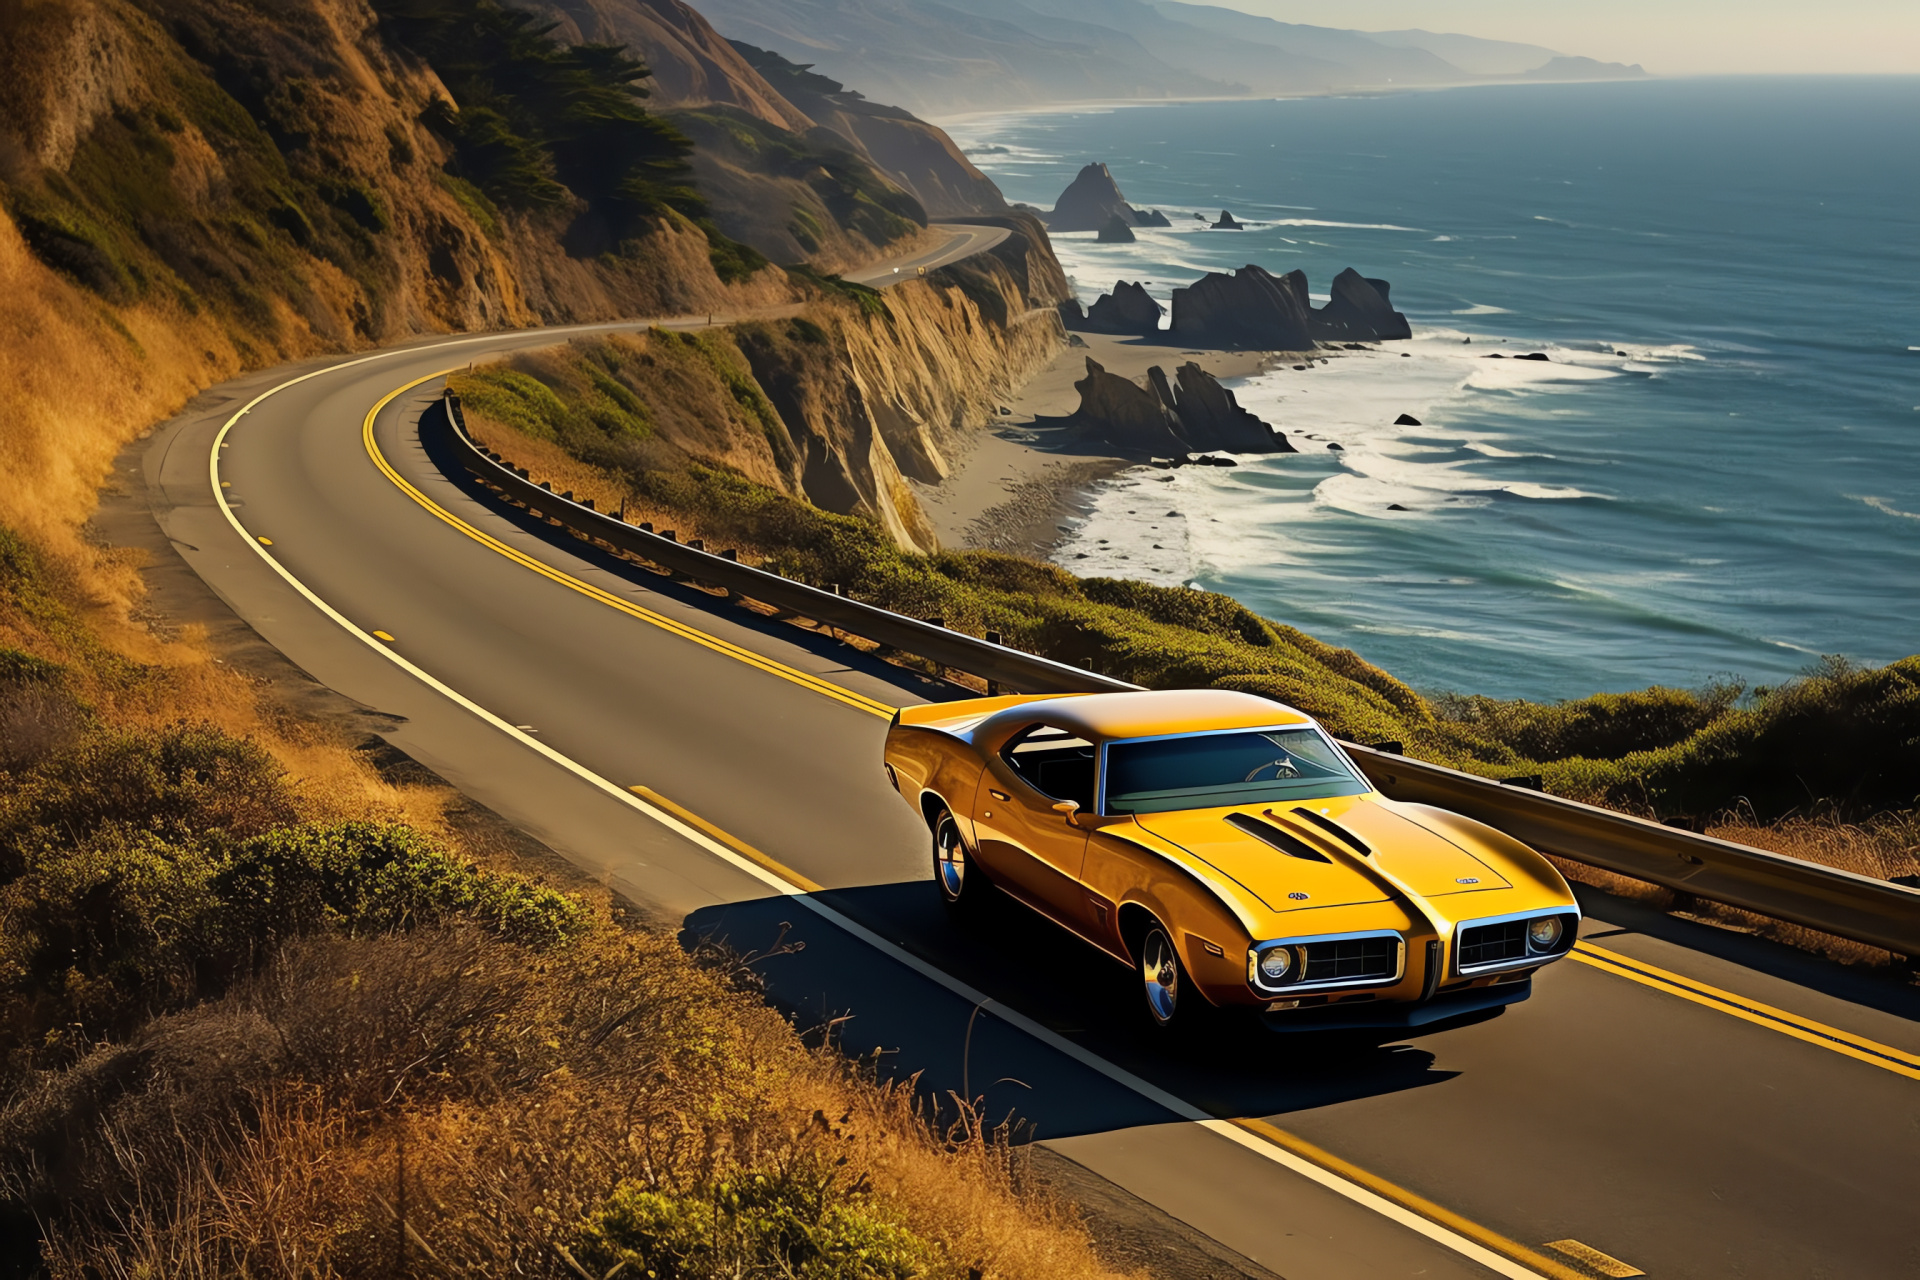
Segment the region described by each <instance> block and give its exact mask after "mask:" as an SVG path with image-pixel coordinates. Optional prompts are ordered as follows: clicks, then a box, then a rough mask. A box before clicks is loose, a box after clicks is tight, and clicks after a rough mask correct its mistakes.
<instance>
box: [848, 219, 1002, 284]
mask: <svg viewBox="0 0 1920 1280" xmlns="http://www.w3.org/2000/svg"><path fill="white" fill-rule="evenodd" d="M932 229H933V230H935V231H944V232H946V233H947V241H946V243H945V244H943V245H940V246H939V247H938V248H933V249H926V250H923V251H921V252H920V253H916V254H911V255H909V256H907V257H905V258H889V259H887V260H886V261H885V262H881V263H877V264H875V265H874V266H871V267H866V268H862V269H860V270H857V271H849V272H847V274H846V277H845V278H846V279H848V280H851V281H853V282H854V283H855V284H865V285H873V286H875V287H878V288H885V287H886V286H887V285H890V284H898V283H899V282H900V281H902V280H910V279H913V278H914V277H916V276H919V275H921V274H923V273H925V272H928V271H932V270H933V269H934V268H936V267H944V266H946V265H948V264H949V263H954V262H958V261H960V259H962V258H970V257H972V256H973V255H974V254H976V253H984V252H986V251H987V250H988V249H991V248H993V247H994V246H995V245H997V244H999V243H1000V242H1001V241H1002V240H1005V239H1006V238H1007V237H1008V236H1009V235H1010V234H1012V233H1011V232H1009V231H1008V230H1007V229H1006V228H1005V227H976V226H973V225H971V224H969V223H965V222H936V223H934V224H933V226H932Z"/></svg>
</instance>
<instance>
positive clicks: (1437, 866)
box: [1134, 796, 1510, 911]
mask: <svg viewBox="0 0 1920 1280" xmlns="http://www.w3.org/2000/svg"><path fill="white" fill-rule="evenodd" d="M1299 810H1308V811H1310V812H1311V813H1312V814H1313V815H1315V817H1317V818H1319V819H1321V822H1316V821H1314V820H1313V819H1312V818H1309V817H1307V816H1306V815H1305V814H1303V813H1301V812H1299ZM1134 820H1135V821H1136V822H1138V823H1139V824H1140V825H1141V826H1142V827H1144V828H1146V829H1147V830H1148V831H1150V832H1152V833H1153V834H1154V835H1156V836H1159V837H1160V838H1161V839H1163V840H1167V841H1170V842H1172V843H1173V844H1176V845H1179V846H1180V847H1181V848H1183V849H1185V850H1186V851H1187V852H1188V853H1190V854H1192V855H1193V856H1194V857H1196V858H1198V859H1200V860H1201V861H1202V862H1205V863H1206V864H1207V865H1209V866H1211V867H1212V868H1213V869H1214V870H1216V871H1218V872H1219V873H1220V874H1222V875H1224V876H1227V877H1229V878H1230V879H1232V880H1234V881H1235V882H1236V883H1238V884H1239V885H1240V886H1241V887H1243V888H1244V889H1246V890H1247V892H1249V893H1251V894H1252V895H1253V896H1255V897H1256V898H1258V899H1259V900H1260V901H1261V902H1263V903H1265V904H1266V905H1267V907H1269V908H1270V909H1271V910H1274V911H1297V910H1303V909H1310V908H1315V907H1327V906H1350V905H1357V904H1360V903H1365V902H1385V901H1387V900H1388V899H1389V898H1391V897H1393V896H1394V893H1395V890H1396V889H1397V888H1400V887H1404V888H1405V889H1407V890H1408V891H1410V892H1412V893H1416V894H1418V895H1420V896H1421V897H1423V898H1434V897H1440V896H1443V895H1446V894H1455V893H1469V892H1475V891H1479V890H1486V889H1505V888H1508V887H1510V886H1509V882H1508V880H1507V879H1506V877H1504V876H1502V875H1501V874H1500V873H1499V872H1498V871H1496V870H1495V869H1494V868H1493V867H1492V866H1490V865H1489V864H1488V863H1487V862H1485V861H1483V860H1482V859H1480V858H1479V857H1476V856H1475V855H1474V853H1472V852H1470V851H1469V850H1468V849H1466V848H1464V847H1463V846H1461V845H1459V844H1456V843H1454V841H1452V840H1450V839H1448V838H1447V837H1446V836H1444V835H1441V834H1440V833H1439V832H1437V831H1435V830H1433V829H1432V828H1429V827H1427V826H1425V825H1423V824H1421V823H1420V822H1418V821H1415V820H1414V819H1413V818H1411V817H1408V816H1407V815H1405V814H1401V813H1398V812H1396V811H1395V810H1393V809H1391V808H1388V807H1387V806H1386V805H1385V804H1383V803H1381V802H1379V801H1377V800H1374V799H1372V798H1370V797H1366V796H1360V797H1345V798H1341V799H1336V800H1313V801H1299V802H1295V803H1289V804H1280V805H1251V806H1243V807H1238V808H1229V809H1188V810H1183V811H1178V812H1171V813H1149V814H1141V815H1139V816H1137V817H1136V818H1135V819H1134ZM1236 820H1237V821H1238V822H1239V823H1240V824H1242V825H1235V822H1236ZM1249 820H1251V821H1252V822H1257V823H1261V824H1264V828H1263V829H1264V830H1266V831H1274V832H1278V833H1279V836H1280V843H1281V844H1283V845H1286V844H1291V845H1292V847H1294V848H1295V849H1299V848H1300V846H1305V850H1306V851H1310V852H1312V853H1317V854H1319V855H1320V856H1321V857H1322V858H1324V859H1325V861H1319V860H1317V859H1314V858H1311V857H1300V856H1295V855H1294V854H1290V853H1288V852H1285V851H1284V850H1283V849H1281V848H1276V847H1274V844H1273V843H1270V842H1269V841H1267V840H1265V839H1262V838H1260V836H1259V835H1257V834H1253V833H1250V832H1249V831H1248V830H1247V829H1246V824H1247V823H1248V822H1249ZM1323 823H1324V824H1328V825H1323ZM1334 828H1337V829H1338V830H1341V831H1344V832H1346V833H1347V834H1348V835H1349V836H1351V837H1352V838H1353V839H1352V840H1351V841H1349V840H1348V839H1346V838H1342V837H1340V836H1336V835H1335V834H1334ZM1362 848H1364V849H1366V850H1368V852H1366V853H1362V852H1361V849H1362Z"/></svg>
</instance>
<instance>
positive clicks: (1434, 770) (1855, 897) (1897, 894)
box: [421, 396, 1920, 958]
mask: <svg viewBox="0 0 1920 1280" xmlns="http://www.w3.org/2000/svg"><path fill="white" fill-rule="evenodd" d="M443 404H444V405H445V406H446V421H447V423H448V424H449V425H450V426H451V427H452V428H453V429H452V430H450V431H449V432H448V435H449V436H450V437H451V438H452V439H453V441H454V443H455V446H456V449H457V451H458V454H459V457H460V460H461V463H462V464H463V465H464V466H465V467H466V469H467V470H469V471H471V472H472V473H473V474H474V475H475V476H477V477H479V478H480V479H481V480H483V481H484V482H485V483H487V484H489V485H491V486H493V487H494V488H496V489H498V490H500V491H501V492H502V493H504V494H506V495H507V496H508V497H509V498H511V499H513V500H514V501H515V502H518V503H520V504H522V505H524V506H526V507H528V508H529V509H532V510H535V511H538V512H539V513H540V514H542V515H545V516H550V517H552V518H553V519H555V520H557V521H559V522H560V523H561V524H562V525H564V526H566V527H567V528H569V529H571V530H573V531H574V532H576V533H580V534H584V535H586V536H587V537H590V538H594V539H597V540H599V541H601V542H605V543H607V544H609V545H611V546H615V547H618V548H620V549H621V550H623V551H628V552H631V553H632V554H634V555H637V556H640V557H641V558H642V559H645V560H649V561H652V562H653V563H654V564H657V565H660V566H661V567H662V568H664V569H667V570H669V571H671V572H673V573H676V574H683V575H685V576H687V577H689V578H693V579H695V580H697V581H700V582H705V583H709V584H711V585H713V586H717V587H723V588H725V589H727V590H729V591H732V592H736V593H738V594H740V595H743V596H747V597H749V598H751V599H754V600H758V601H761V602H762V603H764V604H769V605H772V606H773V607H775V608H777V609H784V610H790V611H792V612H793V613H795V614H798V615H800V616H803V617H807V618H811V619H813V620H814V621H815V622H822V623H826V624H828V625H830V626H834V627H838V628H839V629H841V630H843V631H849V632H852V633H853V634H855V635H858V636H863V637H865V638H866V639H868V640H872V641H874V642H875V643H877V644H882V645H887V646H890V647H892V648H895V649H898V650H901V651H902V652H905V653H911V654H916V655H918V656H920V657H922V658H927V659H929V660H931V661H933V662H937V663H940V664H941V665H943V666H948V667H953V668H955V669H957V670H961V671H966V672H970V673H971V674H973V675H976V676H980V677H982V678H983V679H986V680H988V681H991V682H993V683H994V684H996V685H1004V686H1006V687H1008V688H1010V689H1015V690H1019V691H1021V692H1027V693H1085V692H1092V691H1123V690H1130V689H1138V688H1139V687H1140V686H1139V685H1134V684H1129V683H1127V682H1126V681H1124V680H1116V679H1114V678H1113V677H1111V676H1104V675H1100V674H1098V673H1096V672H1092V671H1087V670H1083V669H1082V668H1079V667H1073V666H1069V665H1067V664H1066V663H1062V662H1055V661H1053V660H1052V659H1050V658H1042V657H1039V656H1037V655H1035V654H1031V653H1024V652H1022V651H1021V650H1018V649H1012V648H1008V647H1007V646H1005V645H999V644H993V643H990V642H989V641H986V640H982V639H979V638H977V637H974V636H970V635H966V634H964V633H962V632H958V631H952V630H949V629H948V628H946V627H943V626H940V625H938V624H936V623H932V622H923V621H921V620H919V619H917V618H909V617H906V616H905V615H903V614H898V613H894V612H892V611H890V610H887V609H882V608H879V607H878V606H876V605H870V604H864V603H862V602H860V601H858V600H850V599H848V598H846V597H845V596H842V595H838V594H836V593H834V592H832V591H823V590H821V589H820V588H818V587H813V586H809V585H807V584H806V583H804V582H795V581H794V580H792V579H791V578H783V577H781V576H780V575H779V574H776V573H768V572H767V571H766V570H764V569H755V568H753V567H752V566H751V565H744V564H741V563H739V562H738V561H735V560H729V559H726V558H723V557H722V556H719V555H716V554H714V553H712V552H709V551H706V550H703V549H700V548H696V547H690V546H688V545H687V544H685V543H682V542H678V541H675V540H674V539H672V538H668V537H664V536H662V535H660V534H657V533H650V532H648V531H646V530H644V529H638V528H635V527H634V526H632V525H630V524H627V523H626V522H625V521H623V520H619V519H616V518H615V517H614V516H611V515H608V514H606V513H604V512H600V511H596V510H594V509H593V508H591V507H588V506H585V505H584V504H581V503H578V502H573V501H570V500H568V499H567V498H566V497H565V496H564V495H561V494H556V493H554V492H553V491H552V490H551V489H549V488H546V487H544V486H542V485H539V484H536V483H534V482H533V481H532V480H531V479H530V478H529V477H527V476H525V475H523V474H521V473H520V472H517V471H515V470H514V469H513V468H512V467H510V466H508V465H506V464H505V463H503V462H500V461H498V460H496V459H495V458H493V457H492V456H491V455H489V454H488V453H487V452H486V451H484V450H483V449H481V448H480V447H479V446H478V445H477V444H475V443H474V442H473V440H472V439H471V438H470V437H469V436H468V435H467V432H466V424H465V421H464V419H463V418H462V416H461V414H460V409H459V402H458V398H457V397H453V396H448V397H447V399H446V400H445V401H443ZM430 412H431V411H430ZM421 426H422V428H423V429H425V428H426V427H427V426H428V422H427V419H426V418H425V417H423V418H422V420H421ZM1341 745H1343V746H1344V747H1346V749H1347V751H1348V752H1349V753H1350V754H1351V755H1352V756H1353V759H1354V761H1355V763H1357V764H1358V765H1359V766H1360V768H1361V770H1362V771H1363V772H1365V773H1366V775H1367V777H1368V780H1369V781H1371V782H1372V783H1373V784H1374V785H1375V786H1376V787H1378V788H1379V789H1380V791H1381V793H1382V794H1384V795H1387V796H1389V797H1391V798H1393V799H1395V800H1406V801H1411V802H1415V803H1420V804H1431V805H1436V806H1438V807H1440V808H1444V809H1451V810H1453V811H1454V812H1456V813H1463V814H1465V815H1467V816H1468V817H1470V818H1474V819H1477V820H1478V821H1481V822H1484V823H1486V824H1487V825H1489V826H1492V827H1497V828H1499V829H1500V830H1502V831H1505V832H1507V833H1508V834H1509V835H1512V836H1513V837H1514V838H1515V839H1518V840H1522V841H1524V842H1526V843H1527V844H1530V845H1532V846H1533V847H1534V848H1536V849H1539V850H1541V851H1542V852H1545V853H1551V854H1555V855H1557V856H1560V857H1563V858H1568V859H1571V860H1572V861H1575V862H1581V863H1585V864H1587V865H1589V866H1594V867H1600V868H1602V869H1604V870H1607V871H1613V872H1617V873H1619V874H1620V875H1624V876H1631V877H1633V878H1634V879H1636V880H1645V881H1650V882H1652V883H1654V884H1658V885H1664V886H1665V887H1667V888H1669V889H1673V890H1675V891H1676V892H1680V893H1686V894H1692V895H1694V896H1696V897H1700V898H1707V899H1710V900H1712V901H1714V902H1722V903H1726V904H1727V905H1729V906H1734V907H1740V908H1742V909H1744V910H1747V911H1753V912H1757V913H1759V914H1761V915H1764V916H1770V917H1773V918H1774V919H1778V920H1787V921H1791V922H1792V923H1795V924H1800V925H1805V926H1806V927H1808V928H1810V929H1818V930H1820V931H1821V932H1823V933H1830V934H1834V935H1836V936H1838V937H1842V938H1851V939H1853V940H1854V941H1856V942H1864V943H1866V944H1868V945H1870V946H1875V947H1882V948H1885V949H1886V950H1888V951H1891V952H1894V953H1895V954H1897V955H1901V956H1906V957H1913V958H1920V890H1915V889H1909V888H1906V887H1904V886H1902V885H1897V884H1893V883H1890V882H1888V881H1885V880H1876V879H1873V878H1872V877H1869V876H1862V875H1856V874H1854V873H1853V872H1851V871H1842V870H1839V869H1838V868H1835V867H1828V866H1823V865H1821V864H1819V863H1816V862H1806V861H1802V860H1801V859H1798V858H1789V857H1785V856H1783V855H1781V854H1777V853H1769V852H1767V851H1766V850H1764V849H1755V848H1751V847H1749V846H1747V845H1740V844H1734V843H1732V842H1730V841H1726V840H1716V839H1714V838H1712V837H1711V836H1703V835H1695V834H1693V833H1692V832H1688V831H1682V830H1679V829H1677V828H1674V827H1667V826H1662V825H1661V824H1659V823H1657V822H1649V821H1647V820H1646V819H1644V818H1634V817H1629V816H1628V815H1626V814H1622V813H1615V812H1613V811H1612V810H1610V809H1601V808H1598V807H1596V806H1594V805H1588V804H1581V803H1579V802H1577V801H1573V800H1563V799H1561V798H1560V797H1558V796H1550V795H1546V794H1544V793H1542V792H1539V791H1535V790H1531V789H1529V788H1526V787H1520V786H1513V785H1509V784H1505V783H1501V782H1498V781H1495V780H1493V779H1490V778H1483V777H1480V776H1479V775H1477V774H1471V773H1463V772H1461V771H1460V770H1457V769H1448V768H1445V767H1444V766H1441V765H1436V764H1428V763H1426V762H1424V761H1419V760H1410V759H1408V758H1406V757H1405V756H1401V755H1395V754H1392V753H1389V752H1386V751H1380V750H1376V749H1374V748H1372V747H1365V746H1361V745H1359V744H1357V743H1342V744H1341Z"/></svg>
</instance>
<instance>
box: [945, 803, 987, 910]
mask: <svg viewBox="0 0 1920 1280" xmlns="http://www.w3.org/2000/svg"><path fill="white" fill-rule="evenodd" d="M933 880H934V883H935V884H936V885H938V886H939V888H940V900H941V901H942V902H944V903H946V904H947V907H948V908H949V909H950V910H954V911H960V910H964V909H967V908H970V907H972V906H974V905H975V904H976V903H978V902H979V901H980V899H981V898H983V897H985V896H986V891H987V888H988V885H987V881H986V877H984V876H982V875H981V874H980V869H979V868H978V867H976V866H975V865H974V861H973V854H972V852H971V851H969V850H968V848H967V842H966V841H965V840H964V839H962V838H961V835H960V824H959V823H958V822H955V821H954V818H953V812H952V811H951V810H949V809H946V808H944V807H943V808H941V809H940V811H939V812H938V813H936V814H934V816H933Z"/></svg>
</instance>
